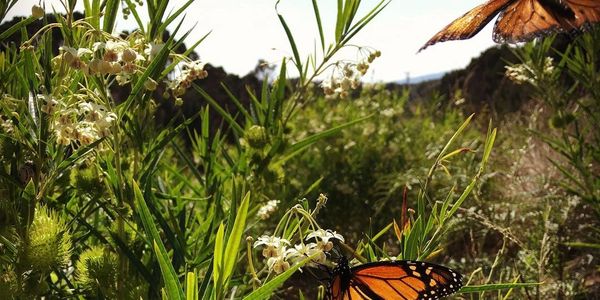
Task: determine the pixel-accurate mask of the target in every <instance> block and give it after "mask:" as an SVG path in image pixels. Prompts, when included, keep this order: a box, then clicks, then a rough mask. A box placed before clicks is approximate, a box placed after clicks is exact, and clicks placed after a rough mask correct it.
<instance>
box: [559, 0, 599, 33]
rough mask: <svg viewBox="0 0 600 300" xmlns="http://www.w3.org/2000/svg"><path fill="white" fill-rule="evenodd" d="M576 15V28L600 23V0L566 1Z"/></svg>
mask: <svg viewBox="0 0 600 300" xmlns="http://www.w3.org/2000/svg"><path fill="white" fill-rule="evenodd" d="M564 2H565V4H566V5H568V6H569V7H570V8H571V10H572V11H573V12H574V13H575V22H574V23H575V26H576V27H578V28H581V27H584V26H587V25H590V24H594V23H599V22H600V1H598V0H565V1H564Z"/></svg>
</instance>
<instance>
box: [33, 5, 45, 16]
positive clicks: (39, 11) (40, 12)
mask: <svg viewBox="0 0 600 300" xmlns="http://www.w3.org/2000/svg"><path fill="white" fill-rule="evenodd" d="M45 14H46V12H44V9H43V8H41V7H40V6H39V5H34V6H32V7H31V16H32V17H34V18H36V19H39V18H41V17H43V16H44V15H45Z"/></svg>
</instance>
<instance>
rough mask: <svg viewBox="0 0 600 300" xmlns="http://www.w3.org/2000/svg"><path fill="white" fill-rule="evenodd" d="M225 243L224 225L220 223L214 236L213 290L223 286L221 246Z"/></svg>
mask: <svg viewBox="0 0 600 300" xmlns="http://www.w3.org/2000/svg"><path fill="white" fill-rule="evenodd" d="M224 243H225V225H223V223H221V224H220V225H219V229H218V230H217V235H216V236H215V251H214V256H213V282H214V284H215V290H217V291H218V290H220V289H221V288H223V286H222V285H223V277H224V276H223V269H224V263H223V254H224V253H223V248H224Z"/></svg>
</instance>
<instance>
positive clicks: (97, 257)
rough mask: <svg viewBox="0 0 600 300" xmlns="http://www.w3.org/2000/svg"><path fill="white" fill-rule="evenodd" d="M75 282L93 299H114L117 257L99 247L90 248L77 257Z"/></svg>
mask: <svg viewBox="0 0 600 300" xmlns="http://www.w3.org/2000/svg"><path fill="white" fill-rule="evenodd" d="M75 268H76V270H77V282H79V284H80V285H81V286H82V287H83V288H84V289H85V290H86V292H87V293H88V294H90V295H92V296H94V297H105V298H109V299H114V298H116V296H117V295H116V291H117V289H116V287H117V274H118V273H117V271H118V260H117V256H116V255H115V254H114V253H112V252H110V251H108V250H106V249H103V248H101V247H92V248H91V249H88V250H85V251H84V252H83V253H81V255H80V256H79V260H78V261H77V264H76V266H75Z"/></svg>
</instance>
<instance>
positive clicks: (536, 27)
mask: <svg viewBox="0 0 600 300" xmlns="http://www.w3.org/2000/svg"><path fill="white" fill-rule="evenodd" d="M598 22H600V1H598V0H563V1H557V0H519V1H517V2H514V3H512V4H511V5H509V6H508V7H507V8H506V9H505V10H503V11H502V12H501V13H500V16H499V17H498V20H497V21H496V25H495V28H494V41H495V42H509V43H515V42H524V41H528V40H531V39H532V38H535V37H537V36H540V35H543V34H547V33H549V32H562V31H566V32H568V31H573V30H579V29H582V28H583V27H585V26H587V25H590V24H593V23H598Z"/></svg>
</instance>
